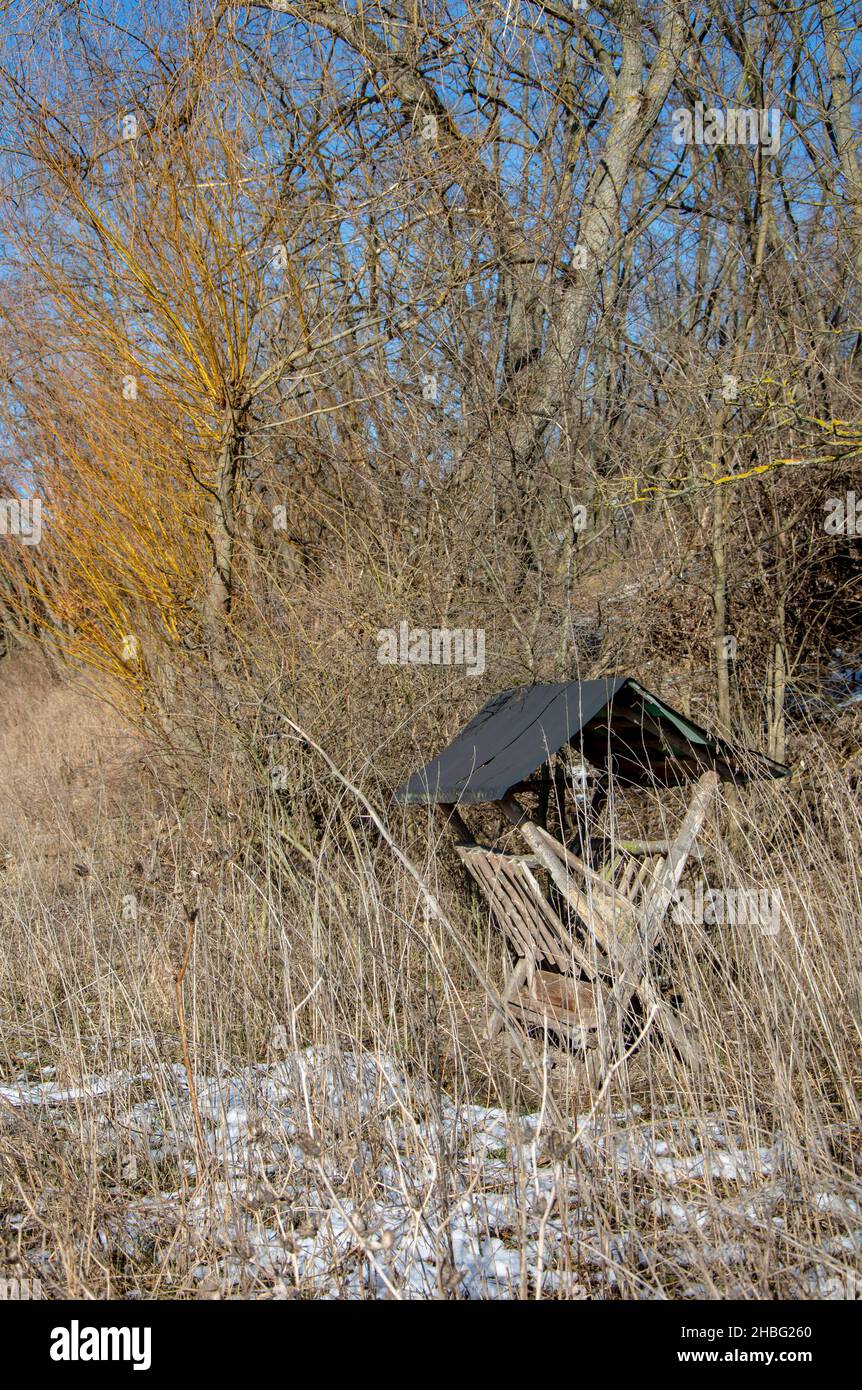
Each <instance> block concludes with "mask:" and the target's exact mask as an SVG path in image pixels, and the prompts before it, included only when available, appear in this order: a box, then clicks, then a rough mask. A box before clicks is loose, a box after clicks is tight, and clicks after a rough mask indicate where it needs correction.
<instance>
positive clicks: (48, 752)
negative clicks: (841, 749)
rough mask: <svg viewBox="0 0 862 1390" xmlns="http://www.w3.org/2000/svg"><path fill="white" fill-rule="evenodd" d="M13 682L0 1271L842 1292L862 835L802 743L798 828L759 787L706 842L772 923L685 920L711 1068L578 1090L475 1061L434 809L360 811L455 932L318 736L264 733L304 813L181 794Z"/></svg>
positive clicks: (855, 1195)
mask: <svg viewBox="0 0 862 1390" xmlns="http://www.w3.org/2000/svg"><path fill="white" fill-rule="evenodd" d="M4 683H5V689H6V691H7V699H6V702H5V707H4V717H3V726H2V729H0V749H2V757H3V761H4V765H5V767H6V768H7V769H9V771H8V773H7V776H6V778H5V780H4V789H3V798H2V801H0V836H2V844H3V849H4V852H5V855H6V869H5V874H4V879H3V897H2V932H3V941H4V951H3V954H2V957H0V1020H2V1026H0V1085H2V1090H0V1096H2V1099H0V1155H2V1167H0V1242H2V1246H0V1267H3V1268H4V1269H8V1270H9V1271H18V1272H20V1273H22V1274H23V1273H28V1274H29V1275H30V1276H31V1277H39V1278H41V1280H42V1283H43V1287H44V1289H45V1292H46V1293H47V1294H49V1295H52V1296H66V1295H69V1296H86V1297H96V1298H102V1297H111V1296H113V1297H117V1296H143V1297H151V1296H152V1297H157V1296H170V1297H201V1296H219V1295H222V1296H223V1295H228V1294H238V1295H241V1296H249V1297H320V1296H325V1297H353V1298H361V1297H378V1296H389V1297H441V1298H442V1297H446V1298H448V1297H463V1296H471V1297H520V1298H537V1297H567V1298H574V1297H588V1296H593V1297H596V1296H598V1297H620V1296H622V1297H626V1298H648V1297H671V1298H680V1297H695V1296H699V1297H712V1298H730V1297H745V1298H782V1297H793V1298H804V1297H818V1296H823V1295H824V1294H830V1295H833V1296H838V1297H853V1296H857V1295H858V1292H859V1289H860V1282H859V1265H860V1250H862V1196H860V1173H859V1153H860V1144H859V1139H860V1128H862V1125H860V1104H859V1086H860V1065H859V1058H860V1051H859V1040H860V990H862V981H860V972H859V949H858V940H859V929H860V923H862V887H860V874H859V869H858V864H859V862H860V859H862V856H860V848H862V823H860V812H859V805H858V798H857V797H856V796H855V794H854V793H853V791H852V789H851V788H850V787H849V786H848V784H847V781H846V779H844V778H843V777H842V776H840V775H839V774H838V773H837V771H836V770H835V769H834V768H832V767H831V766H830V762H829V757H828V755H827V752H826V749H825V746H824V745H823V744H822V743H821V742H818V741H817V740H816V738H815V737H814V736H812V737H811V739H810V757H809V764H810V767H811V773H810V780H809V782H808V783H807V787H808V792H807V796H808V798H809V802H810V804H807V803H806V794H805V793H804V792H803V790H801V789H800V788H797V787H795V786H794V787H791V788H788V789H784V790H782V791H778V792H776V791H774V790H759V789H754V790H752V791H750V792H747V793H745V794H744V796H743V800H742V807H741V810H740V828H739V834H738V837H737V848H736V850H735V857H733V858H732V857H731V855H730V853H729V851H728V849H727V844H726V838H725V837H724V836H723V835H721V834H720V833H719V826H718V824H717V823H712V824H710V825H709V826H708V827H707V830H706V832H705V834H704V837H703V844H702V847H701V852H702V856H703V861H702V865H701V866H700V868H696V873H702V874H703V875H704V876H705V877H706V878H707V879H708V881H709V883H710V884H712V885H714V886H715V885H721V884H726V885H733V884H737V883H740V882H742V883H744V884H746V885H755V886H763V887H767V888H769V889H771V890H773V891H775V890H780V893H781V901H782V913H781V920H780V927H779V930H778V933H777V935H767V934H764V933H763V932H761V931H759V930H758V929H757V928H753V927H751V926H734V925H730V924H723V925H722V924H717V925H713V926H696V925H690V926H686V927H685V928H683V927H677V928H676V929H675V930H674V931H673V933H672V941H673V946H672V952H673V958H672V959H671V960H670V961H669V962H668V969H669V971H670V973H671V974H672V976H673V977H674V979H675V980H677V981H679V980H684V981H685V993H686V1008H687V1011H688V1013H689V1015H690V1016H691V1017H692V1018H695V1019H697V1020H698V1023H699V1026H700V1031H701V1036H702V1039H703V1042H704V1045H705V1054H706V1055H705V1062H704V1065H703V1067H702V1068H701V1069H700V1071H698V1072H697V1073H692V1072H691V1071H687V1070H686V1069H685V1068H684V1067H683V1065H682V1064H681V1062H680V1061H679V1060H678V1059H677V1058H676V1057H675V1056H674V1055H673V1054H671V1053H669V1052H668V1050H667V1048H666V1047H665V1046H664V1045H663V1043H662V1040H661V1038H660V1037H659V1036H658V1035H657V1034H655V1033H653V1032H648V1033H647V1035H646V1037H645V1038H644V1040H643V1043H642V1044H641V1046H640V1047H638V1048H637V1049H635V1050H632V1052H631V1055H630V1056H629V1057H628V1059H627V1061H626V1063H625V1065H623V1066H621V1067H620V1068H618V1070H617V1071H616V1072H615V1074H614V1076H613V1079H612V1083H611V1084H610V1085H608V1086H606V1087H604V1088H603V1089H601V1090H598V1091H597V1090H595V1089H594V1088H593V1089H591V1086H590V1083H589V1080H588V1078H587V1076H586V1072H585V1069H584V1068H583V1066H582V1065H581V1063H580V1062H579V1061H578V1059H577V1058H575V1057H574V1056H572V1055H570V1054H568V1053H565V1052H562V1051H560V1050H559V1049H557V1048H555V1047H553V1046H551V1045H546V1044H547V1040H544V1041H543V1040H542V1039H540V1038H538V1039H534V1040H533V1041H532V1042H531V1043H530V1044H529V1045H527V1046H524V1045H523V1044H522V1042H520V1041H519V1039H518V1038H517V1037H515V1036H511V1037H509V1036H506V1035H504V1036H503V1037H502V1038H501V1039H500V1040H499V1041H498V1043H497V1044H496V1045H495V1046H494V1047H493V1048H489V1046H488V1045H487V1044H486V1043H485V1042H484V1041H483V1038H482V1029H483V1027H484V1023H485V1018H486V1012H487V999H486V996H485V995H484V993H483V989H482V984H481V979H480V976H485V975H487V977H488V978H489V979H490V980H491V981H493V982H499V980H500V978H501V972H502V967H503V950H502V946H501V943H500V940H499V938H498V936H497V934H496V932H495V931H494V930H493V928H492V927H491V924H490V923H489V922H488V920H487V915H486V914H484V913H483V912H482V909H481V908H480V906H479V905H478V903H477V902H476V901H475V900H474V899H473V898H471V897H470V895H469V893H468V891H467V890H466V888H465V887H464V885H463V883H462V881H461V878H460V876H459V874H458V873H457V871H456V868H455V865H454V863H453V862H451V861H450V858H449V853H448V851H444V852H442V853H438V850H439V849H440V847H439V846H438V844H437V842H436V838H435V834H434V833H433V832H430V831H429V830H428V829H427V827H426V826H425V825H424V824H423V823H420V822H421V817H417V816H416V814H415V813H413V814H412V815H409V816H407V817H406V818H404V819H401V817H400V813H399V815H398V816H395V815H394V813H392V812H391V809H390V810H387V811H385V813H384V819H386V820H387V822H388V824H389V825H390V827H391V829H392V832H393V835H394V837H395V840H396V842H397V843H398V845H399V847H400V848H401V849H402V850H403V852H404V853H405V854H407V855H408V856H410V857H411V859H412V862H413V863H414V864H415V865H416V867H417V869H418V871H419V875H420V877H421V878H422V880H423V881H424V882H425V883H427V884H428V886H429V887H430V888H431V890H432V891H433V892H434V893H435V894H436V895H437V896H438V897H439V900H440V903H441V905H442V916H436V915H435V914H434V913H433V912H429V910H428V907H427V900H426V897H425V895H424V893H423V891H422V889H421V888H420V886H419V884H418V883H417V881H416V879H415V878H414V877H413V876H412V875H411V873H410V872H408V870H407V869H405V867H404V865H403V863H400V862H399V861H398V860H397V859H396V858H395V856H394V855H393V854H392V852H391V850H390V849H389V848H388V847H387V846H386V845H384V844H381V841H380V838H379V836H378V835H377V832H376V831H375V829H374V827H373V825H372V824H371V822H370V820H369V818H368V816H367V814H366V813H365V811H364V809H363V806H362V804H361V803H360V802H357V799H356V798H355V797H354V795H353V794H352V793H351V792H350V791H349V790H348V789H347V788H346V787H345V785H344V784H343V783H342V782H341V781H340V780H339V779H338V777H335V776H333V775H332V773H331V772H330V770H329V769H328V768H327V767H326V765H325V764H323V763H322V762H321V761H320V760H319V759H318V758H317V756H316V755H315V753H314V751H313V750H311V749H309V748H307V747H302V746H301V745H299V744H298V743H296V742H290V741H289V740H285V741H282V742H281V743H280V744H279V748H280V752H279V758H280V759H281V760H282V761H283V762H285V763H287V764H288V765H289V767H290V784H291V785H292V786H301V787H302V788H303V795H302V798H301V804H297V803H296V801H295V800H294V801H291V799H290V798H288V797H285V796H282V795H280V794H275V793H273V792H272V791H271V789H270V787H269V785H268V781H267V778H266V775H265V769H263V770H261V769H260V768H259V767H252V766H247V765H246V761H247V760H246V761H244V758H243V755H242V754H241V752H240V751H235V752H234V755H233V760H232V761H228V760H227V759H226V758H225V756H224V755H223V753H220V754H219V756H218V757H217V758H214V759H213V761H212V762H211V764H210V765H209V767H208V768H207V769H206V774H205V776H201V778H200V780H199V782H197V783H195V782H192V783H190V784H189V785H187V786H186V787H185V788H184V789H183V790H182V792H177V791H176V780H175V774H172V776H171V777H170V778H168V775H167V773H166V772H165V771H164V770H163V772H162V774H161V775H159V774H158V773H157V772H156V771H154V770H153V766H152V765H151V764H150V763H149V762H148V760H147V759H146V758H145V757H144V753H143V744H142V743H141V742H140V740H139V739H138V738H137V736H133V735H132V734H130V733H129V732H128V731H127V730H125V729H124V727H123V726H122V723H121V721H120V720H119V717H118V716H116V715H115V714H113V713H111V712H110V711H109V710H107V709H106V707H104V706H100V705H98V704H95V703H93V702H92V701H91V700H89V699H88V698H87V697H86V696H85V695H84V694H83V693H81V692H78V691H75V690H73V689H72V688H71V687H69V686H66V685H60V684H57V683H54V682H53V681H51V680H50V679H49V678H48V677H47V676H45V675H43V674H42V673H41V671H40V668H37V667H35V666H34V665H32V664H24V665H20V666H18V667H16V668H15V669H12V670H10V669H9V666H8V664H7V669H6V671H5V672H4ZM238 748H239V745H237V750H238ZM234 808H235V809H234ZM621 814H622V808H621ZM645 828H647V829H655V828H657V825H656V826H653V827H645ZM76 865H77V866H79V868H78V869H76ZM81 869H83V870H85V871H86V872H84V873H81V872H80V870H81ZM195 912H196V913H197V916H196V920H195V934H194V942H193V951H192V955H191V959H190V965H189V972H188V975H187V977H186V980H185V985H184V1011H185V1020H186V1022H187V1025H188V1030H189V1046H190V1050H191V1054H192V1057H193V1060H194V1068H195V1074H196V1085H195V1089H196V1094H197V1097H198V1100H199V1105H200V1112H201V1116H202V1136H201V1135H198V1134H197V1133H196V1130H195V1126H194V1123H193V1118H192V1113H191V1107H190V1104H189V1087H188V1078H187V1076H186V1073H185V1069H184V1067H183V1065H182V1052H181V1048H180V1045H179V1036H178V1019H177V1016H176V1011H175V1008H174V986H173V977H174V972H175V971H176V970H177V968H178V966H179V964H180V962H181V960H182V955H183V950H184V944H185V940H186V930H187V921H188V917H189V915H190V914H191V915H194V914H195ZM444 918H445V920H444ZM100 1079H101V1080H100Z"/></svg>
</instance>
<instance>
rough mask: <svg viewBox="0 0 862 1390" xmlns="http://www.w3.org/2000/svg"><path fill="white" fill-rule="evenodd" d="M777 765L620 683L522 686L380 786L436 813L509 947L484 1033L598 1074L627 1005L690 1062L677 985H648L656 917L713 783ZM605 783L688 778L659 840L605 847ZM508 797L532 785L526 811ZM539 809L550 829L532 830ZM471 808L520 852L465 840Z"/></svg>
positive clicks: (657, 934)
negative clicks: (531, 1037)
mask: <svg viewBox="0 0 862 1390" xmlns="http://www.w3.org/2000/svg"><path fill="white" fill-rule="evenodd" d="M562 750H565V752H566V756H567V757H569V758H571V757H572V755H574V757H575V758H576V765H575V768H574V773H575V775H572V771H573V769H572V768H571V767H570V768H569V769H568V773H567V772H566V770H565V768H563V769H562V770H561V768H560V766H559V764H560V762H561V759H560V756H559V755H560V754H561V752H562ZM788 771H789V770H788V769H787V768H785V767H783V766H782V765H781V764H778V763H774V762H772V761H771V760H770V759H769V758H766V757H764V756H763V755H762V754H759V753H755V752H753V751H751V750H747V749H735V748H733V747H731V745H730V744H728V743H727V742H726V741H725V740H723V739H720V738H716V737H713V736H711V735H710V734H708V733H706V732H705V731H704V730H703V729H701V728H700V727H699V726H698V725H696V724H693V723H692V722H691V720H689V719H688V718H687V717H686V716H683V715H681V714H679V713H678V712H677V711H675V710H673V709H671V707H670V706H669V705H666V704H665V703H664V702H663V701H661V700H660V699H659V698H658V697H657V696H655V695H651V694H650V693H649V691H646V690H644V688H643V687H642V686H640V685H639V684H638V683H637V681H635V680H633V679H631V678H630V677H615V678H609V679H606V680H598V681H582V682H577V681H572V682H567V683H565V684H559V685H537V686H530V687H527V688H525V689H521V690H510V691H504V692H503V693H502V694H500V695H497V696H495V697H494V698H493V699H492V700H490V701H489V702H488V703H487V704H486V705H485V706H484V708H483V709H482V710H480V711H479V713H478V714H477V715H476V716H475V718H474V719H472V720H471V721H470V723H469V724H468V725H467V726H466V727H465V728H464V729H463V730H462V731H461V732H460V733H459V734H458V735H457V736H456V738H455V739H453V741H452V742H451V743H450V744H449V745H448V747H447V748H445V749H444V750H443V751H442V752H441V753H440V754H438V756H437V757H436V758H434V759H433V760H432V761H431V762H430V763H428V764H427V765H426V766H425V767H424V768H422V769H421V771H419V772H417V773H415V774H414V775H413V776H412V777H410V778H409V779H408V781H407V782H405V783H404V785H403V786H402V787H400V788H399V790H398V792H397V793H396V796H397V799H398V800H400V801H401V802H402V803H405V804H408V805H424V806H429V805H430V806H435V807H436V808H437V810H438V812H439V814H440V815H441V816H442V818H443V820H444V822H445V824H446V826H447V827H448V829H449V830H450V831H451V832H452V833H453V835H454V838H455V845H456V850H457V853H458V856H459V858H460V859H461V862H462V863H463V865H464V867H465V869H466V870H467V872H468V873H469V874H470V876H471V877H472V878H473V880H474V881H475V883H476V884H477V885H478V886H479V888H480V890H481V891H482V893H483V895H484V896H485V898H486V899H487V901H488V904H489V907H490V911H491V913H492V916H493V919H494V921H495V922H496V924H497V926H498V927H499V928H500V930H501V932H502V933H503V934H504V936H505V938H506V940H507V942H508V944H509V948H510V953H511V957H512V961H511V968H510V971H509V974H508V977H507V979H506V981H505V983H504V986H503V990H502V994H501V996H500V1006H499V1008H498V1009H497V1010H496V1011H495V1012H494V1014H493V1016H492V1018H491V1019H490V1020H489V1027H488V1032H489V1035H490V1036H492V1037H493V1036H494V1034H495V1033H497V1032H498V1031H499V1029H500V1028H501V1027H502V1026H503V1025H504V1023H507V1022H508V1023H510V1024H512V1025H516V1026H518V1027H521V1028H523V1029H524V1030H525V1031H527V1032H529V1033H535V1032H539V1033H541V1034H542V1035H543V1036H544V1037H545V1038H550V1039H551V1040H552V1041H555V1042H557V1043H560V1044H561V1045H565V1046H569V1047H574V1048H577V1049H583V1050H584V1051H585V1052H590V1051H591V1050H593V1049H598V1051H597V1052H594V1053H593V1055H594V1056H597V1057H598V1059H599V1067H600V1069H602V1068H606V1067H608V1066H610V1065H612V1062H613V1057H614V1055H615V1053H617V1052H618V1050H619V1049H620V1048H621V1047H622V1046H624V1045H625V1041H626V1036H627V1033H628V1032H629V1031H630V1029H631V1027H633V1026H634V1023H635V1020H634V1019H633V1013H634V1012H635V1006H636V1005H637V1006H638V1010H637V1012H638V1015H639V1017H638V1020H637V1021H639V1022H640V1023H641V1028H642V1031H645V1030H646V1028H648V1027H649V1026H652V1025H653V1024H655V1025H657V1026H658V1027H659V1028H660V1029H661V1030H662V1032H663V1033H664V1035H665V1037H666V1038H667V1039H668V1041H669V1042H670V1043H671V1044H672V1045H673V1046H674V1048H675V1049H676V1050H677V1051H678V1052H679V1053H680V1054H681V1055H682V1056H683V1057H684V1058H685V1059H686V1060H687V1061H689V1062H690V1063H692V1064H694V1063H696V1061H697V1059H698V1054H699V1048H698V1043H697V1036H696V1026H695V1020H693V1019H691V1018H686V1017H685V1016H684V1009H681V1007H680V1001H681V1000H682V999H684V988H680V989H674V991H673V995H672V998H673V1002H671V999H670V998H669V997H665V994H663V993H662V991H661V990H660V988H659V986H658V984H657V982H656V979H655V974H656V972H655V969H654V962H655V960H656V953H657V952H658V951H659V949H660V947H661V944H662V935H663V933H664V932H665V931H666V929H667V920H668V915H669V910H670V907H671V905H672V903H673V901H674V896H675V893H676V890H677V888H678V886H679V883H680V880H681V878H682V875H683V873H684V871H685V868H686V864H687V862H688V860H689V857H690V855H691V853H692V850H693V848H694V846H695V843H696V839H697V836H698V834H699V832H700V830H701V828H702V826H703V823H704V820H705V818H706V816H707V814H708V812H709V809H710V806H711V804H712V802H713V799H714V798H715V796H716V793H717V791H718V788H719V785H720V781H721V780H722V779H724V780H732V781H734V782H736V783H743V782H746V781H748V780H750V779H751V778H753V777H781V776H786V775H788ZM615 780H616V782H617V783H618V784H619V785H623V786H633V787H639V788H651V789H662V788H669V787H672V786H680V785H685V784H686V783H689V784H692V785H691V795H690V800H689V804H688V809H687V811H686V813H685V815H684V817H683V820H682V822H681V824H680V826H679V828H678V830H677V832H676V834H675V836H674V838H673V839H672V840H664V841H653V842H646V841H623V842H619V841H617V842H616V843H614V842H613V841H610V842H609V841H607V840H606V839H605V838H603V837H601V836H600V835H597V834H596V831H597V829H598V826H599V821H598V817H599V815H600V813H601V810H602V808H603V805H604V802H605V801H606V799H607V796H608V793H609V792H610V791H611V790H612V789H613V785H614V781H615ZM515 793H518V794H519V795H520V794H525V793H530V794H535V797H536V810H535V811H534V812H533V813H532V815H531V814H528V812H527V810H526V809H525V807H524V805H523V803H522V802H521V801H519V800H518V799H517V796H516V795H515ZM552 798H553V801H552ZM551 805H553V811H554V825H555V829H559V830H560V833H561V834H563V835H564V838H560V837H559V835H556V834H552V833H551V831H550V830H549V829H548V823H547V822H548V810H549V807H550V806H551ZM471 806H486V807H487V806H491V807H494V808H495V809H496V810H497V811H498V812H499V813H500V816H501V821H502V822H503V823H505V825H506V826H507V827H508V830H509V831H515V832H517V834H518V835H519V837H520V839H521V841H522V842H523V845H524V852H523V853H517V852H512V850H511V849H509V848H502V847H499V846H498V845H495V844H492V845H487V844H480V843H478V842H477V841H476V840H475V838H474V836H473V833H472V832H471V830H470V828H469V826H468V824H467V822H466V820H465V813H466V812H467V809H468V808H469V807H471ZM567 826H570V827H571V833H570V834H568V835H565V834H564V830H565V827H567ZM498 838H499V837H498ZM543 880H544V883H543ZM643 1020H646V1021H645V1022H643Z"/></svg>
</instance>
